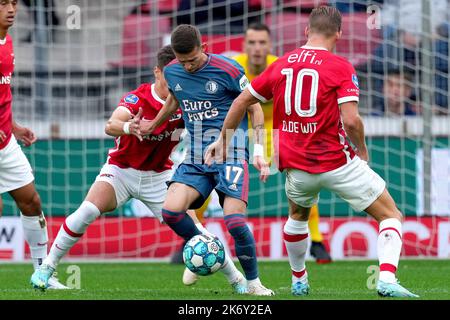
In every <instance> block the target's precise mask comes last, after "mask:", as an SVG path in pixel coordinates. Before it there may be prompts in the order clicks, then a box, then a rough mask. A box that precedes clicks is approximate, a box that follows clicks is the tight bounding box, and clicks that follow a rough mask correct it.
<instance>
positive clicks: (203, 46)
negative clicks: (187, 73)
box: [201, 42, 208, 52]
mask: <svg viewBox="0 0 450 320" xmlns="http://www.w3.org/2000/svg"><path fill="white" fill-rule="evenodd" d="M201 49H202V52H206V50H207V49H208V45H207V44H206V42H203V43H202V46H201Z"/></svg>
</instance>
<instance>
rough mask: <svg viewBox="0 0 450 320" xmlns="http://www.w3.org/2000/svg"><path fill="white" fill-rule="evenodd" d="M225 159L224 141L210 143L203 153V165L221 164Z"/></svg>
mask: <svg viewBox="0 0 450 320" xmlns="http://www.w3.org/2000/svg"><path fill="white" fill-rule="evenodd" d="M226 158H227V154H226V146H225V145H224V141H223V140H222V139H220V138H219V140H217V141H214V142H213V143H211V144H210V145H209V146H208V148H206V151H205V157H204V159H205V163H206V164H207V165H208V166H210V165H212V164H213V162H216V163H223V162H224V161H225V160H226Z"/></svg>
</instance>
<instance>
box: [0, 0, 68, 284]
mask: <svg viewBox="0 0 450 320" xmlns="http://www.w3.org/2000/svg"><path fill="white" fill-rule="evenodd" d="M16 12H17V1H15V0H2V1H0V195H1V194H2V193H5V192H8V193H9V194H10V195H11V197H12V198H13V199H14V201H15V202H16V204H17V207H18V208H19V210H20V219H21V220H22V226H23V233H24V236H25V240H26V242H27V243H28V245H29V247H30V254H31V259H32V261H33V267H34V268H35V269H37V268H38V267H39V265H40V264H41V263H42V261H43V260H44V258H45V257H46V256H47V241H48V236H47V224H46V221H45V218H44V214H43V212H42V206H41V199H40V198H39V195H38V193H37V191H36V188H35V186H34V176H33V171H32V169H31V166H30V163H29V162H28V159H27V157H26V156H25V154H24V153H23V151H22V149H21V148H20V146H19V144H18V143H17V140H19V141H20V142H22V143H23V145H24V146H26V147H28V146H30V145H32V144H33V143H34V142H36V136H35V135H34V133H33V131H31V130H30V129H28V128H25V127H22V126H20V125H18V124H17V123H16V122H15V121H14V119H13V114H12V93H11V78H12V74H13V72H14V49H13V42H12V38H11V36H10V35H8V30H9V28H10V27H11V26H12V25H13V23H14V18H15V16H16ZM2 209H3V208H2V200H1V196H0V215H1V213H2ZM49 285H50V288H52V289H64V288H66V287H65V286H63V285H62V284H61V283H59V282H58V280H57V279H56V278H55V277H53V276H52V277H51V278H50V282H49Z"/></svg>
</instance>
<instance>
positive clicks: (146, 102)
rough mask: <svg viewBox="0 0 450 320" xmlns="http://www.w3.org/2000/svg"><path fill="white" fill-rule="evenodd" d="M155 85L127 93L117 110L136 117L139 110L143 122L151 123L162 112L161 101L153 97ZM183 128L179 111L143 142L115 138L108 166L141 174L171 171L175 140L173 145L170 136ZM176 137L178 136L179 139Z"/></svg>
mask: <svg viewBox="0 0 450 320" xmlns="http://www.w3.org/2000/svg"><path fill="white" fill-rule="evenodd" d="M154 86H155V85H154V84H143V85H141V86H140V87H139V88H137V89H136V90H134V91H131V92H129V93H127V94H126V95H125V96H124V97H123V98H122V99H121V100H120V102H119V105H118V108H124V110H127V111H128V112H130V113H131V114H133V115H135V114H137V113H138V112H139V108H142V120H143V121H146V120H152V119H154V118H155V117H156V115H157V114H158V112H159V110H161V108H162V106H163V104H164V100H162V99H161V98H160V97H158V95H157V94H156V91H155V88H154ZM183 127H184V122H183V120H182V119H181V110H178V111H177V113H175V114H173V115H172V116H171V117H170V118H169V119H168V120H166V122H164V123H163V124H162V125H161V126H160V127H158V128H157V130H155V131H154V132H153V133H152V134H151V135H148V136H145V137H144V141H142V142H140V141H139V139H138V138H137V137H135V136H133V135H123V136H120V137H117V138H116V146H115V148H113V149H110V150H109V155H108V163H109V164H114V165H116V166H118V167H120V168H133V169H136V170H143V171H149V170H152V171H156V172H162V171H165V170H168V169H170V168H171V167H172V165H173V163H172V161H171V160H170V159H169V156H170V154H171V153H172V150H173V148H174V147H175V146H176V145H177V144H178V140H173V141H172V135H173V134H174V135H176V134H177V133H174V132H175V131H176V130H177V129H181V128H183ZM178 136H179V135H178Z"/></svg>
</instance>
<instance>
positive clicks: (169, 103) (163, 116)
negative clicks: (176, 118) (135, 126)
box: [141, 93, 179, 135]
mask: <svg viewBox="0 0 450 320" xmlns="http://www.w3.org/2000/svg"><path fill="white" fill-rule="evenodd" d="M178 108H179V103H178V100H177V98H175V96H174V95H173V94H172V93H170V94H169V96H168V97H167V99H166V102H165V103H164V106H163V107H162V108H161V110H159V112H158V114H157V115H156V117H155V119H153V120H152V121H148V122H147V121H146V122H143V123H141V131H142V134H143V135H147V134H151V133H152V132H153V131H155V129H156V128H158V127H159V126H160V125H161V124H163V123H164V121H166V120H167V118H168V117H169V116H170V115H171V114H173V113H174V112H175V111H177V110H178Z"/></svg>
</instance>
